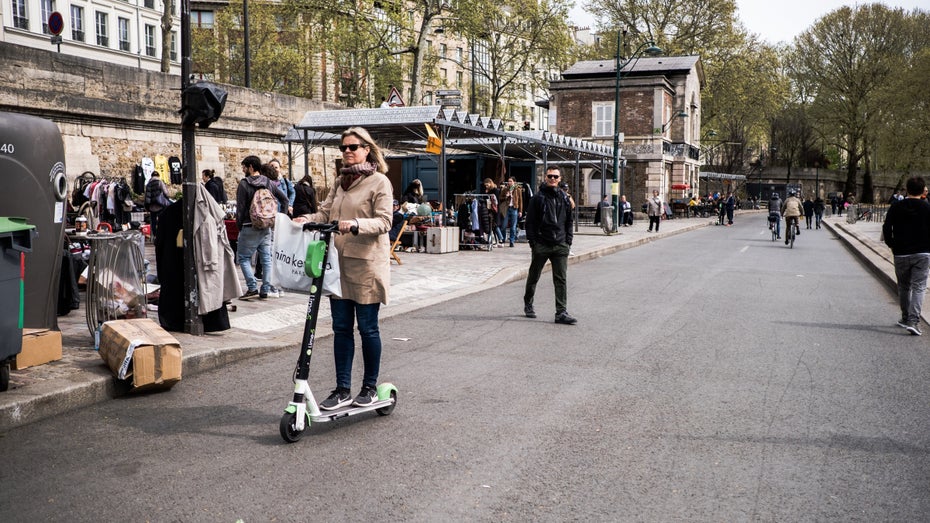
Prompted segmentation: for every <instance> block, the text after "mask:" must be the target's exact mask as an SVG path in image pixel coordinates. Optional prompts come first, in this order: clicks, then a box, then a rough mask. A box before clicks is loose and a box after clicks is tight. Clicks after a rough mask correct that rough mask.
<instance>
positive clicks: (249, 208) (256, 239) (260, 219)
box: [236, 156, 287, 300]
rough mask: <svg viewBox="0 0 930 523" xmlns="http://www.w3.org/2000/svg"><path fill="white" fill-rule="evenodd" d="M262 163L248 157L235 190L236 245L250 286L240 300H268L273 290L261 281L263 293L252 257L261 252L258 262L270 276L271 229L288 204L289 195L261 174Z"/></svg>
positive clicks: (240, 264) (266, 280) (264, 281)
mask: <svg viewBox="0 0 930 523" xmlns="http://www.w3.org/2000/svg"><path fill="white" fill-rule="evenodd" d="M261 169H262V161H261V160H259V158H258V156H246V157H245V158H244V159H243V160H242V173H243V174H245V178H243V179H242V180H240V181H239V186H238V187H237V188H236V226H238V227H239V239H238V242H237V246H236V261H237V262H238V263H239V268H240V269H242V275H243V276H244V277H245V284H246V287H248V290H246V292H245V294H243V295H242V296H240V297H239V299H240V300H251V299H254V298H260V299H263V300H264V299H265V298H267V297H268V292H269V291H270V290H271V283H270V282H269V281H268V278H267V277H266V278H265V279H263V280H262V286H261V290H259V288H258V280H257V279H256V278H255V273H254V272H253V271H252V255H253V254H255V253H256V252H258V261H259V263H260V264H261V266H262V272H263V273H264V274H271V240H272V227H274V219H275V215H276V214H277V213H278V207H279V205H282V204H283V205H285V206H286V205H287V195H285V194H284V191H282V190H281V189H279V188H278V187H276V186H275V185H274V184H273V183H272V182H271V180H269V179H268V177H266V176H263V175H262V174H260V173H261Z"/></svg>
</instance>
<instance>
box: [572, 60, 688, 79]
mask: <svg viewBox="0 0 930 523" xmlns="http://www.w3.org/2000/svg"><path fill="white" fill-rule="evenodd" d="M700 59H701V57H700V56H694V55H692V56H644V57H641V58H639V59H638V60H633V61H632V62H630V63H629V64H627V65H626V66H625V67H624V68H623V69H622V73H623V74H624V75H625V76H629V75H631V74H656V73H678V72H680V73H687V72H688V71H690V70H691V69H692V68H693V67H694V66H695V64H697V63H698V61H699V60H700ZM616 68H617V62H616V60H613V59H611V60H583V61H581V62H576V63H574V64H573V65H571V66H570V67H569V68H568V69H566V70H564V71H562V78H564V79H566V80H568V79H573V78H591V77H601V76H616V74H617V73H616Z"/></svg>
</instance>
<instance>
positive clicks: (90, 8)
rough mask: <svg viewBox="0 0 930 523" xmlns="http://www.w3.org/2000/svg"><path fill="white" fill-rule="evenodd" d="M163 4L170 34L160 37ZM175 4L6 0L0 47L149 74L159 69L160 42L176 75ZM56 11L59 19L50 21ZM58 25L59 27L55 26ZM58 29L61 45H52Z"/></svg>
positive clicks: (120, 0) (158, 0)
mask: <svg viewBox="0 0 930 523" xmlns="http://www.w3.org/2000/svg"><path fill="white" fill-rule="evenodd" d="M166 5H167V6H168V7H169V8H170V15H171V17H170V18H171V27H172V29H171V30H170V31H168V32H167V33H164V32H163V31H162V28H161V24H162V21H161V19H162V16H163V14H164V9H165V6H166ZM180 5H181V3H180V2H178V1H175V2H165V1H164V0H94V1H93V2H86V1H84V0H76V1H72V2H61V3H56V2H55V1H54V0H8V1H5V2H3V4H2V6H0V14H2V15H3V16H2V19H3V23H2V25H0V42H6V43H10V44H16V45H22V46H26V47H32V48H35V49H39V50H43V51H46V52H57V53H60V54H65V55H70V56H80V57H83V58H91V59H94V60H100V61H103V62H109V63H112V64H117V65H123V66H126V67H134V68H137V69H144V70H148V71H160V70H161V57H162V48H163V43H167V44H168V46H167V48H168V52H169V53H170V56H169V67H170V72H171V73H173V74H179V73H180V72H181V62H180V60H179V57H178V54H179V52H180V48H181V41H180V40H179V38H178V34H179V33H178V28H179V27H180V25H181V18H180ZM56 12H57V13H58V15H60V17H58V15H55V17H57V19H54V18H55V17H53V15H52V13H56ZM50 20H51V21H52V24H51V25H50V24H49V21H50ZM58 22H60V23H61V25H60V27H55V24H57V23H58ZM58 30H60V31H61V32H60V34H59V35H58V36H59V37H60V38H61V40H60V41H59V42H60V43H57V44H55V43H52V41H51V39H52V37H53V34H54V33H55V32H56V31H58ZM166 39H167V42H165V40H166Z"/></svg>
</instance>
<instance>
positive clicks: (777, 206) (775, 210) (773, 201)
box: [769, 192, 781, 240]
mask: <svg viewBox="0 0 930 523" xmlns="http://www.w3.org/2000/svg"><path fill="white" fill-rule="evenodd" d="M780 213H781V197H780V196H778V193H777V192H773V193H772V196H771V198H769V229H771V228H772V227H774V228H775V238H777V239H779V240H780V239H781V214H780Z"/></svg>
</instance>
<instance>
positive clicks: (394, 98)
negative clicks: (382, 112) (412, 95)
mask: <svg viewBox="0 0 930 523" xmlns="http://www.w3.org/2000/svg"><path fill="white" fill-rule="evenodd" d="M387 103H388V105H390V106H391V107H404V105H405V104H404V99H403V98H401V97H400V91H398V90H397V88H396V87H391V94H390V95H388V98H387Z"/></svg>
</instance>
